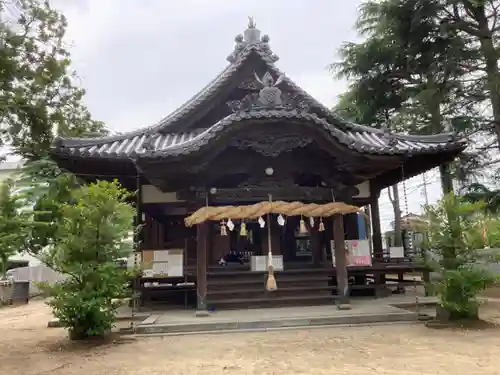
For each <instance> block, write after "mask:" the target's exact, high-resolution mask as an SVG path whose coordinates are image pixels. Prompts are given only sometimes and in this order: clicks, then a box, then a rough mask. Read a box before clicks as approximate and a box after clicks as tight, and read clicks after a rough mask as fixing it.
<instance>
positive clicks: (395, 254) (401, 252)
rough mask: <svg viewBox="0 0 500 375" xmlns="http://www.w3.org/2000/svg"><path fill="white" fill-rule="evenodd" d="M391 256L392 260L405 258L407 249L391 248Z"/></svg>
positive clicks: (401, 247)
mask: <svg viewBox="0 0 500 375" xmlns="http://www.w3.org/2000/svg"><path fill="white" fill-rule="evenodd" d="M389 256H390V257H391V259H396V258H404V257H405V248H404V247H403V246H393V247H389Z"/></svg>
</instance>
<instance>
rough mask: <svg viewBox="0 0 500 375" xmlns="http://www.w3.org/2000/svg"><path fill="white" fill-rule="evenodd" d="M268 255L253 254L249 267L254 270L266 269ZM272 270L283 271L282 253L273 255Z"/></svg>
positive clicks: (261, 270)
mask: <svg viewBox="0 0 500 375" xmlns="http://www.w3.org/2000/svg"><path fill="white" fill-rule="evenodd" d="M268 259H269V257H268V256H267V255H254V256H252V258H251V259H250V269H251V270H252V271H254V272H263V271H267V266H268V262H267V260H268ZM273 270H274V271H283V255H273Z"/></svg>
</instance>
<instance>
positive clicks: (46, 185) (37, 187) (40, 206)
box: [15, 157, 81, 257]
mask: <svg viewBox="0 0 500 375" xmlns="http://www.w3.org/2000/svg"><path fill="white" fill-rule="evenodd" d="M15 177H16V180H15V183H16V186H17V187H18V188H19V189H20V192H19V200H20V201H21V202H22V204H23V205H24V206H25V207H31V210H29V211H26V215H28V214H29V215H30V220H32V221H33V222H36V223H39V224H40V225H37V226H33V227H31V228H29V230H28V231H27V232H26V233H24V235H25V250H26V251H27V252H28V253H29V254H31V255H33V256H36V257H38V256H39V255H41V253H42V251H43V249H45V248H46V247H47V246H49V245H53V244H54V243H55V241H56V240H57V238H56V235H57V230H58V229H57V228H58V227H59V225H61V223H62V221H63V219H64V212H63V211H62V207H63V205H64V204H68V203H71V202H72V200H73V197H72V192H73V190H74V189H76V188H77V187H79V186H80V185H81V183H80V181H78V179H77V178H76V177H75V176H74V175H73V174H71V173H67V172H64V171H62V170H61V169H60V168H59V167H58V166H57V164H56V163H55V162H54V161H52V160H51V159H50V158H48V157H44V158H41V159H39V160H31V161H28V162H27V163H26V164H25V165H24V167H23V168H22V169H21V171H20V173H19V174H18V175H17V176H15ZM42 223H44V225H41V224H42Z"/></svg>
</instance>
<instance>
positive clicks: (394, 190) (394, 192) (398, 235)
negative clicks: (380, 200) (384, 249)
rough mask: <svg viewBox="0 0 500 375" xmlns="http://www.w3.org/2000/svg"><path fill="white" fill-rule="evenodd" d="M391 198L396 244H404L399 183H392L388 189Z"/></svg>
mask: <svg viewBox="0 0 500 375" xmlns="http://www.w3.org/2000/svg"><path fill="white" fill-rule="evenodd" d="M387 193H388V195H389V200H390V201H391V204H392V209H393V211H394V244H393V245H394V246H396V247H399V246H403V231H402V228H401V204H400V202H399V189H398V185H397V184H396V185H392V186H391V187H390V188H389V189H388V191H387Z"/></svg>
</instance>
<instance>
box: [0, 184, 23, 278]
mask: <svg viewBox="0 0 500 375" xmlns="http://www.w3.org/2000/svg"><path fill="white" fill-rule="evenodd" d="M20 209H21V206H20V204H19V201H18V200H17V198H16V196H15V194H14V192H13V184H12V182H11V181H6V182H3V183H2V184H0V279H2V278H3V277H5V273H6V272H7V265H8V262H9V258H10V257H11V256H13V255H15V254H17V253H19V252H21V251H23V244H24V236H23V232H24V231H23V229H24V226H25V224H26V223H25V222H24V221H23V220H21V219H20V218H19V210H20Z"/></svg>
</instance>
